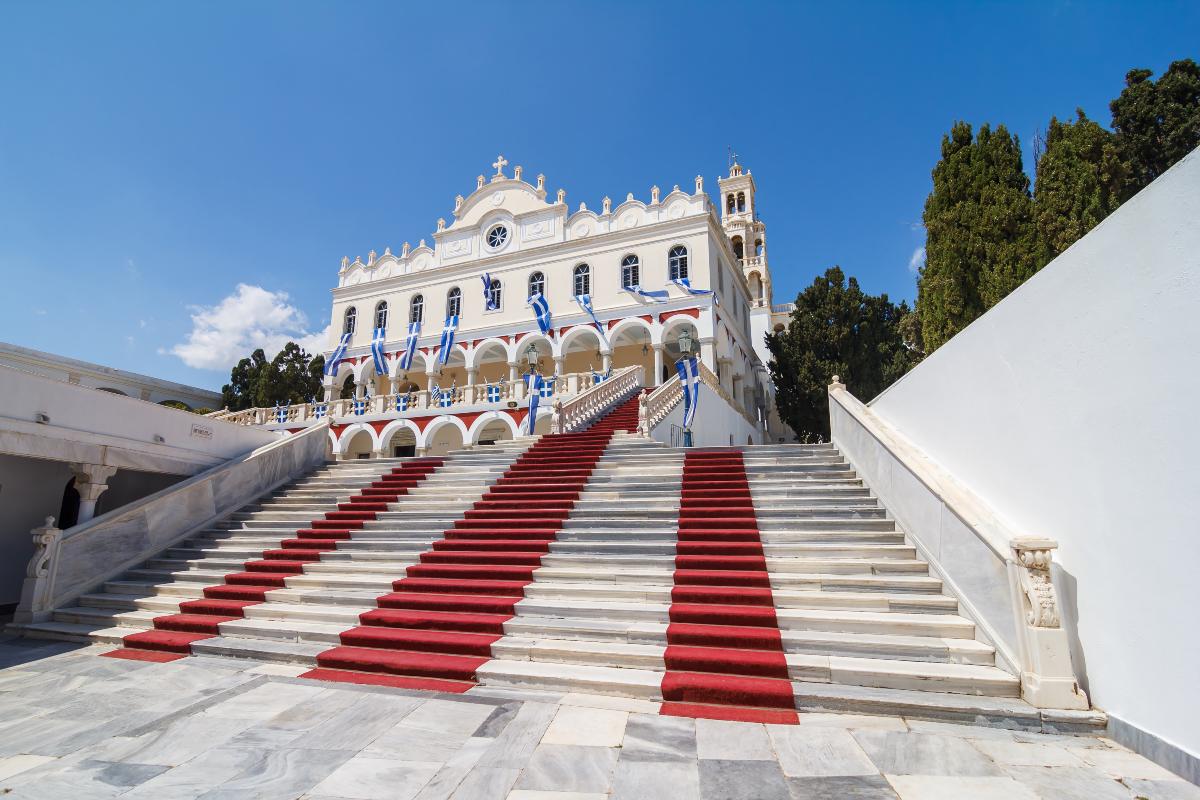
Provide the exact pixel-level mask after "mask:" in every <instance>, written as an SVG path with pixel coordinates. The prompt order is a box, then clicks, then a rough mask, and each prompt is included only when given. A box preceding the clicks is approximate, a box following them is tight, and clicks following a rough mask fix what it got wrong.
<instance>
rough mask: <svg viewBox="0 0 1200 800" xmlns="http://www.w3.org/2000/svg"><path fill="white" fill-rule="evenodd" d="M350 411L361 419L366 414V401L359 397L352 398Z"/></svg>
mask: <svg viewBox="0 0 1200 800" xmlns="http://www.w3.org/2000/svg"><path fill="white" fill-rule="evenodd" d="M351 409H352V410H353V411H354V414H355V416H358V417H361V416H362V415H363V414H365V413H367V401H366V400H364V399H362V398H361V397H356V398H354V403H353V404H352V405H351Z"/></svg>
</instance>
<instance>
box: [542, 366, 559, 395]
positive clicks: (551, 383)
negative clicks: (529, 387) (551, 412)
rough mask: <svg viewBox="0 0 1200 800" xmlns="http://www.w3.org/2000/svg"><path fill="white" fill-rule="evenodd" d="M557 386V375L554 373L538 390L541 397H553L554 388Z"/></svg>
mask: <svg viewBox="0 0 1200 800" xmlns="http://www.w3.org/2000/svg"><path fill="white" fill-rule="evenodd" d="M557 385H558V373H557V372H556V373H554V375H553V376H552V377H549V378H546V379H544V380H543V381H542V385H541V386H540V387H539V388H538V391H539V392H540V393H541V395H542V397H554V387H555V386H557Z"/></svg>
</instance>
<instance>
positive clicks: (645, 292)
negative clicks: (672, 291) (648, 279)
mask: <svg viewBox="0 0 1200 800" xmlns="http://www.w3.org/2000/svg"><path fill="white" fill-rule="evenodd" d="M625 291H627V292H632V293H633V294H636V295H641V296H642V297H644V298H646V299H647V300H649V301H650V302H652V303H665V302H667V298H668V297H670V295H669V294H667V291H666V290H665V289H663V290H660V291H650V290H649V289H643V288H642V287H641V286H640V285H638V284H636V283H635V284H633V285H632V286H626V287H625Z"/></svg>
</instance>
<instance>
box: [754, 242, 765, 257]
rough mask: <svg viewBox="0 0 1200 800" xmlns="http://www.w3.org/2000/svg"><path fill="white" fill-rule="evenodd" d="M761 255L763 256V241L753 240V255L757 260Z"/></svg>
mask: <svg viewBox="0 0 1200 800" xmlns="http://www.w3.org/2000/svg"><path fill="white" fill-rule="evenodd" d="M762 254H763V240H762V239H755V240H754V255H755V256H756V257H757V258H762Z"/></svg>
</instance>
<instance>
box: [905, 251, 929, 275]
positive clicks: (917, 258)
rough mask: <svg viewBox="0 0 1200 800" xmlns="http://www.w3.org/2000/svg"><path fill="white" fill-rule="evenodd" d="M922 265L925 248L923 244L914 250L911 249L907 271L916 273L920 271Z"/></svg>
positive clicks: (923, 263) (923, 264)
mask: <svg viewBox="0 0 1200 800" xmlns="http://www.w3.org/2000/svg"><path fill="white" fill-rule="evenodd" d="M923 266H925V248H924V246H922V247H918V248H917V249H916V250H913V254H912V255H911V256H909V258H908V271H909V272H911V273H912V274H913V275H917V274H919V273H920V272H921V267H923Z"/></svg>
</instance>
